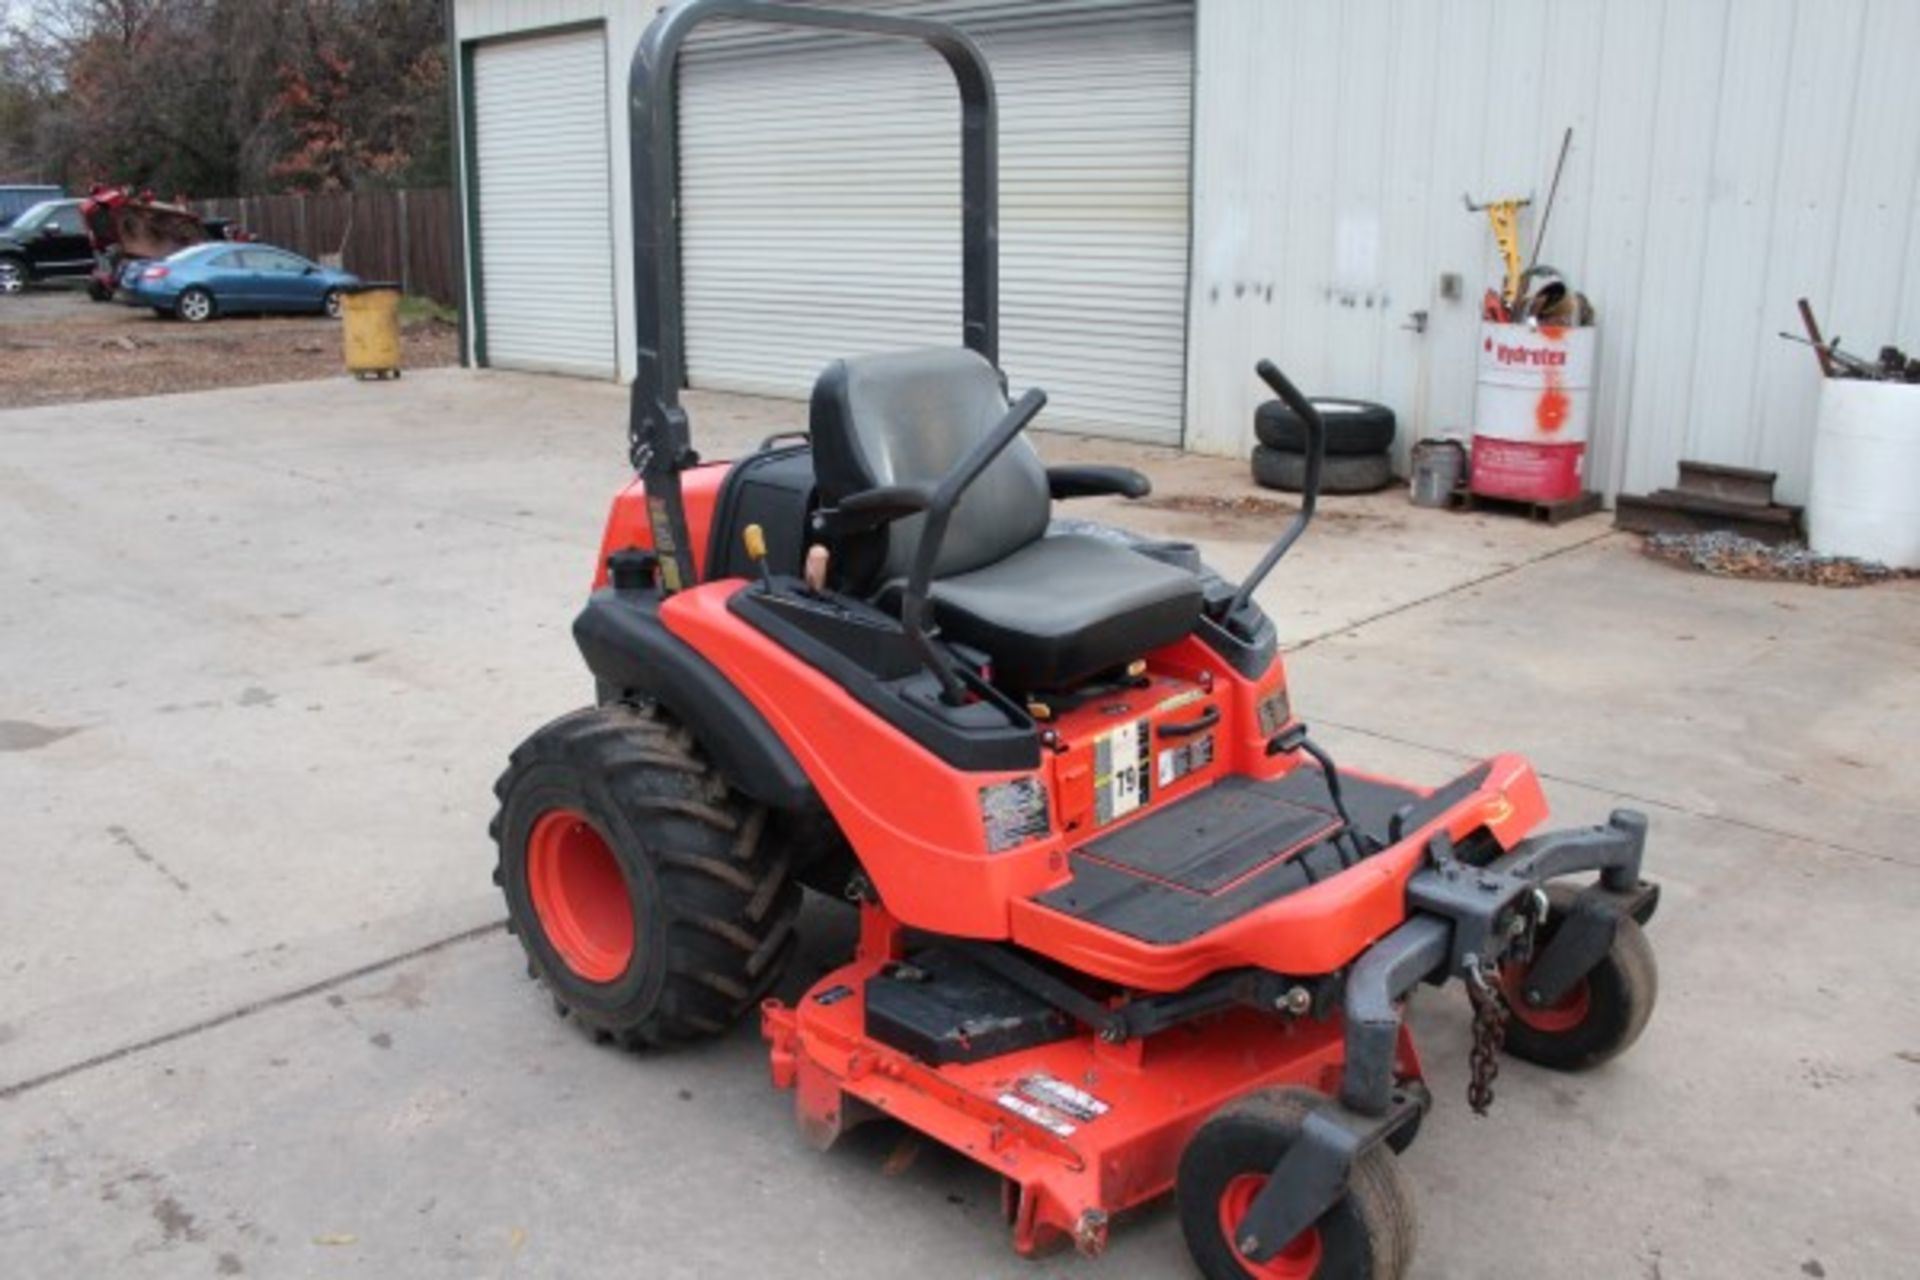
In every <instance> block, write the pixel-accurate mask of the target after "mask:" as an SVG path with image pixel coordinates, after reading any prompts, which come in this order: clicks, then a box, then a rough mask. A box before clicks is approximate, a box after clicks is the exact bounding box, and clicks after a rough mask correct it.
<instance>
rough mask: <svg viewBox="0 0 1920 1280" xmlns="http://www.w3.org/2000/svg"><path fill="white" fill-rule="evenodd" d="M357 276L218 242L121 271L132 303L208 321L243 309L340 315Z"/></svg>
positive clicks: (256, 247)
mask: <svg viewBox="0 0 1920 1280" xmlns="http://www.w3.org/2000/svg"><path fill="white" fill-rule="evenodd" d="M358 283H360V279H359V277H358V276H355V275H352V274H350V273H349V272H345V271H337V270H335V269H333V268H332V267H323V266H321V265H319V264H318V263H315V262H309V261H307V260H306V259H305V258H303V257H301V256H300V255H299V254H297V253H288V252H287V251H286V250H285V249H275V248H272V247H270V246H268V245H264V244H232V243H229V242H226V241H214V242H213V243H211V244H197V245H194V246H193V247H192V248H191V249H182V250H181V251H180V252H178V253H176V254H173V255H171V256H169V257H166V258H161V259H159V260H158V261H153V260H148V261H144V262H130V263H128V264H127V265H126V267H125V268H124V269H123V270H122V271H121V274H120V292H121V295H122V297H123V298H124V299H125V301H126V302H128V303H129V304H131V305H133V306H136V307H152V308H153V309H154V310H155V311H156V312H158V313H159V314H161V315H163V316H178V317H180V318H181V319H182V320H185V321H187V322H188V323H189V324H203V323H205V322H206V321H208V320H211V319H213V318H214V317H215V316H219V315H233V314H235V313H238V312H254V313H264V312H270V311H271V312H304V313H307V314H318V315H327V316H338V315H339V314H340V291H341V290H342V289H346V288H348V287H350V286H352V285H356V284H358Z"/></svg>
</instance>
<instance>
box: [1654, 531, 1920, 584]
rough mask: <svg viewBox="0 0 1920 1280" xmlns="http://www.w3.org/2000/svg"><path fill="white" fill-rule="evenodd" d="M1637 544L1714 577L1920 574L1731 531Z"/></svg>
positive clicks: (1843, 579)
mask: <svg viewBox="0 0 1920 1280" xmlns="http://www.w3.org/2000/svg"><path fill="white" fill-rule="evenodd" d="M1642 549H1643V550H1644V551H1645V552H1646V553H1647V554H1648V555H1649V556H1652V557H1653V558H1654V559H1656V560H1665V561H1666V562H1667V563H1669V564H1676V565H1680V566H1681V567H1683V568H1691V569H1698V570H1700V571H1701V572H1702V573H1710V574H1712V575H1713V576H1715V577H1717V578H1754V579H1757V580H1761V581H1766V582H1804V583H1808V584H1809V585H1812V586H1816V587H1864V586H1867V585H1869V584H1871V583H1875V582H1893V581H1896V580H1898V579H1901V578H1915V577H1920V573H1915V572H1914V571H1913V570H1910V569H1889V568H1888V567H1887V566H1886V565H1883V564H1878V563H1875V562H1874V561H1871V560H1855V559H1853V558H1851V557H1849V556H1823V555H1818V554H1816V553H1815V552H1813V551H1810V550H1808V549H1807V548H1806V547H1803V546H1800V545H1799V544H1797V543H1795V544H1790V545H1787V546H1778V547H1775V546H1768V545H1767V544H1766V543H1764V542H1759V541H1756V540H1755V539H1753V538H1743V537H1741V536H1740V535H1739V534H1735V533H1655V534H1649V535H1648V536H1647V540H1646V542H1645V544H1644V545H1643V547H1642Z"/></svg>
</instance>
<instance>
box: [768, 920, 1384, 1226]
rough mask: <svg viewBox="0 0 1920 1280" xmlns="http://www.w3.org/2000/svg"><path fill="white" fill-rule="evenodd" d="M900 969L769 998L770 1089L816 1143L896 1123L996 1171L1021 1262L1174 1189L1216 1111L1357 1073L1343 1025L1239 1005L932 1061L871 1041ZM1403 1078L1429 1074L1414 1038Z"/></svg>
mask: <svg viewBox="0 0 1920 1280" xmlns="http://www.w3.org/2000/svg"><path fill="white" fill-rule="evenodd" d="M883 932H884V930H883ZM874 933H875V931H874V930H873V929H872V928H871V927H869V928H868V929H867V931H866V937H867V938H868V939H869V940H871V939H872V938H873V937H874ZM897 939H898V935H897V934H895V935H894V945H895V947H897ZM911 959H912V957H909V960H911ZM895 971H896V961H895V960H893V959H891V958H889V957H888V956H886V955H883V954H875V953H874V950H873V948H871V947H870V946H869V944H868V943H866V942H863V948H862V955H861V956H860V958H859V959H857V960H855V961H854V962H853V963H852V964H849V965H846V966H844V967H842V968H840V969H837V970H835V971H833V972H832V973H829V974H828V975H827V976H826V977H824V978H822V979H821V980H820V981H819V982H818V983H817V984H815V986H814V987H813V988H812V989H811V990H810V991H808V992H807V994H806V995H805V996H804V997H802V998H801V999H800V1001H799V1002H798V1003H797V1004H796V1005H794V1006H793V1007H791V1008H790V1007H788V1006H786V1005H784V1004H781V1003H780V1002H778V1001H769V1002H767V1004H765V1005H764V1006H763V1007H762V1012H761V1029H762V1033H763V1035H764V1036H765V1037H766V1039H767V1041H768V1043H769V1046H770V1048H771V1058H772V1073H773V1080H774V1083H775V1084H776V1085H777V1086H778V1087H781V1088H791V1089H793V1090H794V1107H795V1111H796V1114H797V1118H798V1120H799V1124H800V1129H801V1132H802V1134H803V1135H804V1136H805V1137H806V1139H807V1141H808V1142H809V1143H811V1144H812V1145H814V1146H816V1147H818V1148H821V1149H824V1148H826V1147H828V1146H831V1145H832V1144H833V1142H834V1141H835V1140H836V1139H838V1138H839V1137H840V1135H841V1134H843V1133H844V1132H845V1131H846V1130H848V1129H849V1128H852V1127H853V1126H855V1125H856V1124H859V1123H861V1122H862V1121H865V1120H870V1119H874V1118H877V1117H878V1116H880V1115H884V1116H887V1117H891V1118H893V1119H895V1120H898V1121H900V1122H902V1123H904V1124H906V1125H908V1126H909V1127H911V1128H913V1129H916V1130H918V1131H920V1132H922V1133H924V1134H926V1135H927V1136H929V1137H931V1138H933V1139H935V1140H937V1141H939V1142H941V1143H943V1144H945V1145H946V1146H949V1147H951V1148H953V1149H954V1150H956V1151H958V1152H960V1153H962V1154H963V1155H965V1156H967V1157H968V1158H970V1159H972V1160H973V1161H975V1162H976V1163H978V1164H981V1165H983V1166H985V1167H986V1168H988V1169H991V1170H992V1171H993V1172H995V1173H997V1174H1000V1175H1001V1176H1002V1177H1003V1178H1005V1179H1006V1183H1005V1193H1006V1198H1005V1202H1004V1204H1005V1208H1006V1212H1007V1217H1008V1221H1009V1223H1010V1225H1011V1226H1012V1228H1013V1243H1014V1247H1015V1248H1016V1249H1018V1250H1019V1252H1021V1253H1022V1254H1033V1253H1036V1252H1040V1251H1043V1250H1046V1249H1048V1248H1051V1247H1053V1246H1055V1245H1058V1244H1060V1243H1063V1242H1067V1241H1071V1242H1072V1243H1073V1244H1074V1246H1075V1247H1076V1248H1078V1249H1079V1250H1080V1251H1081V1252H1083V1253H1088V1254H1094V1253H1098V1252H1099V1251H1100V1250H1101V1249H1102V1248H1104V1247H1105V1245H1106V1239H1107V1227H1108V1224H1109V1222H1110V1221H1111V1220H1112V1218H1113V1217H1114V1216H1115V1215H1117V1214H1119V1213H1121V1212H1122V1211H1124V1210H1127V1209H1131V1208H1134V1207H1136V1206H1139V1205H1141V1204H1144V1203H1146V1202H1147V1201H1150V1200H1153V1199H1156V1198H1158V1197H1160V1196H1162V1195H1165V1194H1166V1193H1167V1192H1168V1191H1170V1190H1171V1189H1172V1188H1173V1185H1174V1178H1175V1173H1176V1170H1177V1168H1178V1165H1179V1160H1180V1153H1181V1151H1182V1149H1183V1148H1184V1147H1185V1146H1186V1144H1187V1141H1188V1139H1189V1138H1191V1137H1192V1135H1193V1133H1194V1131H1195V1130H1196V1129H1197V1128H1199V1126H1200V1125H1201V1124H1202V1123H1203V1122H1204V1121H1205V1120H1206V1119H1207V1117H1208V1116H1210V1115H1211V1114H1213V1113H1214V1112H1215V1111H1216V1110H1218V1109H1219V1108H1220V1107H1222V1106H1224V1105H1226V1104H1227V1103H1229V1102H1231V1101H1233V1100H1234V1099H1236V1098H1239V1097H1243V1096H1245V1095H1246V1094H1247V1093H1248V1092H1249V1091H1250V1090H1257V1089H1262V1088H1267V1087H1277V1086H1304V1087H1307V1088H1311V1089H1315V1090H1319V1091H1321V1092H1324V1093H1331V1092H1334V1091H1335V1090H1337V1088H1338V1086H1339V1081H1340V1077H1341V1072H1342V1070H1343V1068H1344V1065H1345V1048H1344V1044H1343V1039H1342V1031H1343V1029H1342V1026H1341V1024H1340V1022H1339V1020H1337V1019H1325V1020H1316V1019H1312V1018H1294V1019H1286V1020H1281V1019H1276V1018H1274V1017H1272V1016H1271V1015H1267V1014H1263V1013H1259V1012H1256V1011H1253V1010H1248V1009H1241V1010H1234V1011H1230V1012H1226V1013H1222V1014H1219V1015H1217V1016H1215V1017H1212V1018H1209V1019H1207V1020H1205V1021H1204V1022H1200V1023H1194V1024H1189V1025H1186V1026H1182V1027H1176V1028H1173V1029H1172V1030H1169V1031H1165V1032H1162V1033H1160V1034H1158V1035H1154V1036H1151V1037H1147V1038H1144V1039H1138V1040H1132V1041H1129V1042H1127V1043H1124V1044H1117V1045H1116V1044H1110V1043H1107V1042H1105V1041H1103V1040H1101V1039H1100V1038H1099V1037H1097V1036H1095V1035H1092V1034H1090V1033H1087V1032H1085V1031H1081V1032H1078V1033H1075V1034H1071V1035H1068V1036H1065V1037H1064V1038H1053V1039H1051V1040H1050V1041H1049V1042H1047V1043H1041V1044H1037V1045H1034V1046H1032V1047H1029V1048H1023V1049H1018V1050H1015V1051H1012V1052H1008V1053H1002V1054H998V1055H996V1056H992V1057H985V1058H980V1059H977V1060H974V1061H962V1062H948V1063H944V1064H942V1065H938V1066H936V1065H932V1064H930V1063H929V1062H927V1061H925V1060H923V1059H922V1058H921V1057H920V1056H917V1055H916V1054H913V1053H909V1052H906V1051H904V1050H902V1049H899V1048H896V1047H894V1046H892V1045H889V1044H887V1043H883V1042H882V1041H881V1040H880V1039H877V1038H875V1036H874V1035H871V1034H869V1030H870V1027H869V1019H868V1014H867V992H868V990H869V983H873V982H880V981H887V980H888V979H887V978H886V977H884V976H883V975H886V974H888V973H891V972H895ZM909 971H910V970H909ZM1394 1069H1395V1075H1396V1077H1397V1078H1398V1079H1399V1080H1402V1081H1417V1080H1419V1079H1420V1078H1421V1069H1420V1062H1419V1058H1418V1056H1417V1055H1416V1053H1415V1050H1414V1047H1413V1041H1412V1038H1411V1036H1409V1035H1408V1034H1407V1033H1406V1032H1405V1031H1404V1030H1403V1031H1402V1032H1401V1034H1400V1039H1399V1045H1398V1050H1397V1053H1396V1055H1395V1063H1394Z"/></svg>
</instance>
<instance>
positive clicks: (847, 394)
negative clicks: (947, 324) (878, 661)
mask: <svg viewBox="0 0 1920 1280" xmlns="http://www.w3.org/2000/svg"><path fill="white" fill-rule="evenodd" d="M1006 411H1007V399H1006V395H1005V393H1004V391H1003V390H1002V387H1001V383H1000V375H999V372H998V371H997V370H996V369H994V367H993V366H992V365H991V364H989V363H987V361H986V360H984V359H983V358H981V357H980V356H979V355H977V354H975V353H974V352H972V351H967V350H947V349H934V350H925V351H901V352H892V353H889V354H886V355H878V356H864V357H861V358H859V359H854V360H838V361H835V362H834V363H833V364H831V365H829V366H828V367H827V369H826V371H825V372H824V373H822V374H821V375H820V379H819V381H818V382H817V383H816V384H815V385H814V391H813V407H812V428H813V450H814V467H815V474H816V476H817V477H818V481H819V486H820V500H821V502H822V503H823V504H825V505H828V506H831V505H833V504H835V503H837V502H839V501H841V500H842V499H844V498H846V497H848V496H850V495H852V494H855V493H859V492H861V491H863V490H866V489H872V488H877V487H880V486H884V485H896V484H932V483H937V482H938V481H939V480H940V479H941V478H942V477H943V476H945V475H946V474H947V473H948V472H949V471H950V470H952V468H953V466H954V464H955V463H956V462H958V461H959V460H960V459H961V458H962V457H964V456H965V455H966V453H967V451H968V450H970V449H971V448H972V447H973V446H974V444H975V443H976V442H977V441H979V440H980V439H981V438H982V437H983V436H985V435H986V434H987V433H989V432H990V431H992V430H993V428H994V426H995V424H996V423H998V422H999V420H1000V418H1001V417H1002V415H1004V414H1005V413H1006ZM1051 511H1052V504H1051V501H1050V499H1049V497H1048V490H1047V476H1046V469H1045V467H1044V466H1043V465H1042V464H1041V462H1040V458H1039V455H1037V454H1036V453H1035V452H1034V451H1033V447H1032V446H1031V445H1029V444H1028V443H1027V442H1026V441H1025V440H1015V441H1014V442H1013V444H1012V445H1010V446H1009V447H1008V448H1007V450H1006V451H1005V452H1004V453H1002V454H1001V455H1000V457H999V458H998V459H996V460H995V461H994V462H993V464H992V465H991V466H989V467H988V468H987V469H986V471H985V472H984V473H982V475H981V476H980V478H979V479H978V480H976V481H974V483H973V485H972V486H971V487H970V488H969V489H968V490H967V491H966V493H965V494H964V495H962V497H961V499H960V501H959V503H958V504H957V505H956V506H955V508H954V513H953V519H952V521H951V523H950V524H949V525H948V527H947V534H946V538H945V540H944V541H943V542H942V543H941V550H940V557H939V560H938V562H937V563H936V565H935V566H934V582H933V586H932V590H931V593H930V594H931V596H932V600H933V608H934V618H935V620H936V621H937V622H938V624H939V626H940V629H941V632H942V634H943V635H945V636H946V637H947V638H948V639H951V640H956V641H959V642H961V643H964V644H968V645H971V646H973V647H974V648H976V649H979V650H981V651H983V652H984V653H986V654H987V655H988V657H989V658H990V659H991V660H992V663H993V669H994V678H995V681H996V682H997V683H999V684H1000V685H1002V686H1003V687H1006V688H1010V689H1014V690H1017V691H1021V692H1037V691H1041V690H1051V689H1059V688H1063V687H1065V686H1067V685H1070V684H1072V683H1074V682H1075V681H1077V680H1082V679H1085V678H1086V677H1088V676H1091V675H1096V674H1098V673H1100V672H1102V671H1105V670H1108V669H1110V668H1112V667H1116V666H1119V665H1121V664H1123V663H1126V662H1129V661H1131V660H1132V659H1134V658H1138V657H1141V656H1142V655H1144V654H1145V653H1146V652H1147V651H1148V650H1150V649H1155V648H1158V647H1159V646H1161V645H1165V644H1171V643H1173V642H1174V641H1175V640H1178V639H1179V638H1180V637H1181V636H1184V635H1186V634H1187V633H1188V632H1190V631H1191V630H1193V627H1194V625H1195V624H1196V623H1197V622H1198V620H1199V616H1200V602H1201V585H1200V580H1199V579H1198V578H1197V577H1196V576H1195V575H1194V574H1193V573H1191V572H1188V571H1186V570H1184V569H1181V568H1178V567H1177V566H1174V565H1169V564H1165V563H1163V562H1161V561H1157V560H1152V559H1149V558H1148V557H1146V556H1144V555H1141V554H1139V553H1137V552H1134V551H1132V550H1130V549H1128V548H1127V547H1125V546H1120V545H1115V544H1114V543H1112V542H1109V541H1105V540H1102V539H1099V538H1091V537H1082V536H1064V537H1047V536H1045V534H1046V530H1047V522H1048V519H1049V516H1050V515H1051ZM925 523H926V521H925V519H924V517H921V516H913V517H910V518H908V519H904V520H899V521H896V522H895V523H893V524H892V525H889V526H888V527H887V528H885V529H882V530H878V531H876V532H875V533H872V534H867V535H856V536H854V537H850V538H846V539H842V540H841V541H840V542H839V543H838V544H837V545H835V546H834V547H833V560H834V566H835V568H834V585H835V586H836V587H837V588H838V589H840V590H843V591H847V592H850V593H852V594H856V595H869V594H873V593H876V592H878V593H879V594H880V595H881V596H882V597H883V598H884V601H885V603H887V604H888V605H890V606H894V607H897V603H898V598H899V592H900V589H901V587H902V585H903V583H902V580H903V579H904V578H905V576H906V574H907V572H908V569H909V567H910V566H911V564H912V563H913V559H914V555H915V552H916V551H917V549H918V546H919V541H920V533H921V530H922V528H923V527H924V526H925Z"/></svg>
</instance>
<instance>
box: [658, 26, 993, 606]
mask: <svg viewBox="0 0 1920 1280" xmlns="http://www.w3.org/2000/svg"><path fill="white" fill-rule="evenodd" d="M716 19H723V20H731V21H736V22H751V23H758V24H763V25H767V26H781V27H804V28H810V29H813V30H820V31H842V32H848V33H851V34H855V35H870V36H879V37H884V38H889V39H898V40H917V41H920V42H921V43H923V44H925V45H927V46H928V47H929V48H931V49H932V50H933V51H934V52H935V53H937V54H939V55H940V56H941V57H942V58H943V59H945V60H946V63H947V66H948V67H949V68H950V69H951V70H952V72H953V78H954V82H955V84H956V85H957V87H958V88H959V91H960V169H961V175H960V176H961V182H960V187H961V250H962V264H961V281H962V301H961V341H962V342H963V343H964V344H965V345H966V346H968V347H970V348H972V349H973V350H975V351H977V352H979V353H980V354H981V355H982V356H985V357H986V359H987V362H988V363H989V364H993V365H995V366H996V367H997V366H998V364H999V362H1000V360H999V356H1000V347H999V344H1000V335H999V330H1000V299H999V290H1000V265H999V159H998V153H997V152H998V139H997V127H996V124H995V102H994V91H993V74H992V72H990V71H989V70H988V69H987V60H986V57H985V56H984V55H983V54H982V53H981V52H980V49H979V47H978V46H977V45H975V44H974V42H973V41H972V40H971V39H969V38H968V37H967V36H966V35H965V34H964V33H963V32H961V31H960V30H959V29H958V28H956V27H952V26H949V25H947V24H946V23H942V22H930V21H926V20H924V19H919V18H902V17H893V16H890V15H886V14H875V13H848V12H841V11H839V10H831V9H807V8H796V7H792V6H789V5H785V4H769V3H766V2H765V0H680V3H677V4H674V5H671V6H670V7H668V8H666V9H663V10H662V11H661V12H660V14H659V16H658V17H656V18H655V19H654V20H653V22H652V24H651V25H650V26H648V28H647V30H646V34H645V35H643V36H642V37H641V39H640V48H639V51H638V52H636V53H635V54H634V58H633V71H632V74H631V76H630V78H629V83H628V110H629V113H630V114H629V123H630V133H631V145H632V162H633V175H632V176H633V285H634V288H633V299H634V335H635V341H636V343H637V345H638V348H639V365H638V368H637V369H636V371H635V377H634V382H633V407H632V411H631V413H630V415H629V418H628V424H627V443H628V455H629V458H630V460H631V461H632V463H633V467H634V470H636V471H638V472H639V473H640V475H641V476H642V478H644V479H645V481H646V486H647V510H648V520H649V522H650V523H651V525H652V527H653V537H654V547H655V549H656V551H657V552H658V553H659V556H660V580H661V586H662V587H663V588H664V589H665V590H667V591H669V592H671V591H677V590H679V589H680V588H681V587H683V586H687V585H690V584H692V583H693V582H694V581H695V580H696V579H695V574H694V568H693V554H692V548H691V547H690V546H689V542H690V537H689V534H688V531H687V520H686V509H685V506H684V504H683V502H682V499H681V494H680V472H681V471H682V470H684V469H685V468H687V467H689V466H692V465H693V464H694V463H696V462H697V461H699V457H698V455H697V454H695V453H694V451H693V446H692V441H691V438H690V433H689V430H688V422H687V414H686V411H685V410H684V409H682V408H681V407H680V386H681V384H682V383H683V382H685V381H686V345H685V338H686V334H685V323H684V317H683V314H682V307H681V294H680V223H679V213H680V202H679V175H680V137H679V134H680V129H679V95H678V88H679V64H680V52H681V48H682V46H683V45H685V43H686V40H687V37H688V36H689V35H690V34H692V32H693V30H694V28H695V27H698V26H699V25H701V24H702V23H704V22H709V21H713V20H716Z"/></svg>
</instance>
